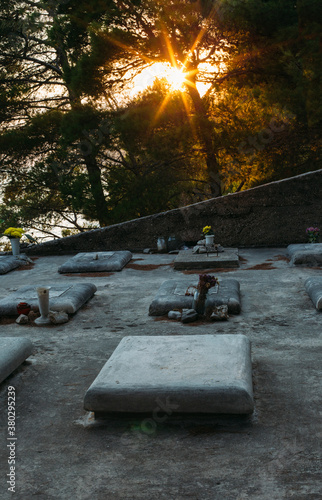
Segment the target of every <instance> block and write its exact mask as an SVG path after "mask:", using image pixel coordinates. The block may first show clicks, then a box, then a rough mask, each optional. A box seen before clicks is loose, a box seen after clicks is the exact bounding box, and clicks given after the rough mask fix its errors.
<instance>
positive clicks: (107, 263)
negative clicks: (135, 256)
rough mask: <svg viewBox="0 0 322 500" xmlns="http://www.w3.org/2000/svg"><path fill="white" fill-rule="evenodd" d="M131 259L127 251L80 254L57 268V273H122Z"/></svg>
mask: <svg viewBox="0 0 322 500" xmlns="http://www.w3.org/2000/svg"><path fill="white" fill-rule="evenodd" d="M131 259H132V253H131V252H129V251H128V250H121V251H115V252H112V251H111V252H109V251H106V252H80V253H78V254H76V255H74V256H73V257H71V258H70V259H68V260H67V261H66V262H65V263H64V264H62V265H61V266H60V267H59V268H58V272H59V273H93V272H94V273H95V272H115V271H122V269H123V267H124V266H126V264H127V263H128V262H129V261H130V260H131Z"/></svg>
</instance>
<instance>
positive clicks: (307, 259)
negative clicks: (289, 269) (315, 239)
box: [287, 243, 322, 266]
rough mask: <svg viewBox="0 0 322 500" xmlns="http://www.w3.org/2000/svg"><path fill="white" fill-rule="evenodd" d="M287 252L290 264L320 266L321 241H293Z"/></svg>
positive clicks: (321, 260) (321, 255)
mask: <svg viewBox="0 0 322 500" xmlns="http://www.w3.org/2000/svg"><path fill="white" fill-rule="evenodd" d="M287 253H288V255H289V257H290V265H291V266H301V265H302V266H322V243H293V244H292V245H288V247H287Z"/></svg>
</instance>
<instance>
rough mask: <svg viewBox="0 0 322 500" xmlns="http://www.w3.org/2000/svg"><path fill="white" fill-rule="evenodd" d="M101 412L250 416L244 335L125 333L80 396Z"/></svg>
mask: <svg viewBox="0 0 322 500" xmlns="http://www.w3.org/2000/svg"><path fill="white" fill-rule="evenodd" d="M84 407H85V409H86V410H89V411H93V412H95V414H96V416H100V415H101V414H102V413H111V412H123V413H131V412H134V413H146V412H153V415H154V416H155V415H159V414H162V415H164V414H165V413H166V414H168V415H170V414H171V413H179V414H180V413H185V414H186V413H214V414H240V415H241V414H250V413H252V412H253V409H254V402H253V390H252V363H251V354H250V342H249V340H248V338H247V337H245V336H244V335H239V334H237V335H183V336H180V337H176V336H169V337H164V336H155V337H151V336H139V337H125V338H123V340H122V341H121V342H120V343H119V345H118V346H117V348H116V349H115V351H114V352H113V354H112V356H111V357H110V358H109V360H108V361H107V363H106V364H105V365H104V367H103V368H102V370H101V372H100V373H99V375H98V376H97V378H96V379H95V380H94V382H93V384H92V385H91V386H90V388H89V389H88V391H87V392H86V394H85V400H84Z"/></svg>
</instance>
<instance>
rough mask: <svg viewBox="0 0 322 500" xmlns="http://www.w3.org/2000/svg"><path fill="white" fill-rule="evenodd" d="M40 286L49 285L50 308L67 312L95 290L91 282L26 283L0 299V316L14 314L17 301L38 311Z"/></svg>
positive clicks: (83, 301)
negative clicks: (38, 290)
mask: <svg viewBox="0 0 322 500" xmlns="http://www.w3.org/2000/svg"><path fill="white" fill-rule="evenodd" d="M42 286H49V287H50V290H49V308H50V310H52V311H65V312H66V313H67V314H74V313H75V312H76V311H77V310H78V309H79V308H80V307H81V306H82V305H83V304H85V302H87V301H88V300H89V299H90V298H91V297H92V296H93V295H94V293H95V292H96V290H97V288H96V286H95V285H93V284H92V283H75V284H72V285H71V284H70V283H59V284H51V283H48V284H47V283H46V284H41V285H32V286H31V285H26V286H23V287H21V288H19V289H18V290H17V291H15V292H12V293H11V294H10V295H8V296H7V297H5V298H4V299H2V300H0V316H1V315H2V316H16V315H17V304H19V302H28V304H30V305H31V308H32V309H33V310H34V311H39V304H38V295H37V291H36V290H37V288H38V287H42Z"/></svg>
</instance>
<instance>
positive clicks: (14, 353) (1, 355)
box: [0, 337, 33, 383]
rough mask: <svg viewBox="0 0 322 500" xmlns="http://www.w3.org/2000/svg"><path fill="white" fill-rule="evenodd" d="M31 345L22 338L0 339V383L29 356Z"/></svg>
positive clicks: (31, 349) (27, 340)
mask: <svg viewBox="0 0 322 500" xmlns="http://www.w3.org/2000/svg"><path fill="white" fill-rule="evenodd" d="M32 351H33V344H32V343H31V342H30V340H29V339H26V338H24V337H2V338H0V383H1V382H3V380H5V379H6V378H7V377H9V375H10V374H11V373H12V372H13V371H14V370H15V369H16V368H18V366H20V365H21V363H23V362H24V361H25V359H27V358H28V356H30V354H31V353H32Z"/></svg>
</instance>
